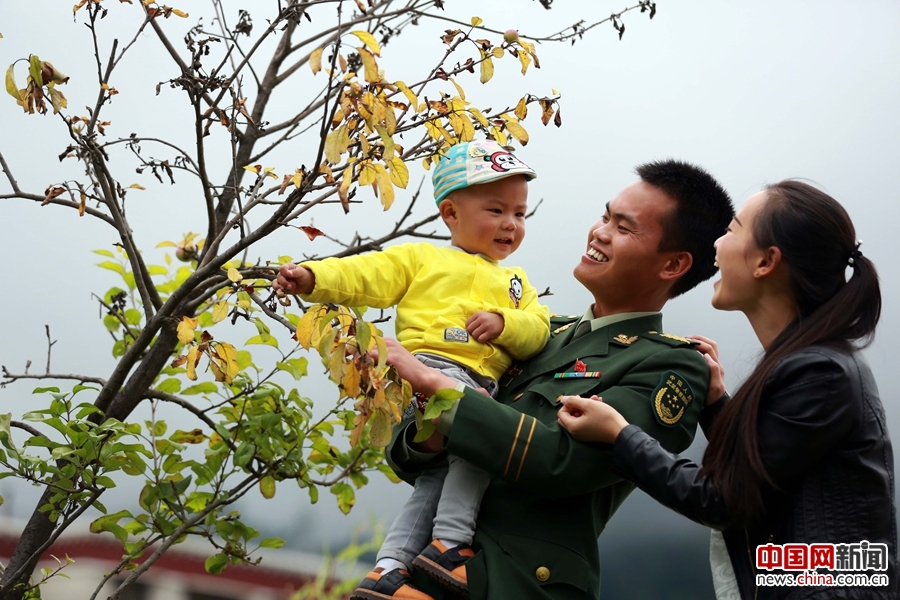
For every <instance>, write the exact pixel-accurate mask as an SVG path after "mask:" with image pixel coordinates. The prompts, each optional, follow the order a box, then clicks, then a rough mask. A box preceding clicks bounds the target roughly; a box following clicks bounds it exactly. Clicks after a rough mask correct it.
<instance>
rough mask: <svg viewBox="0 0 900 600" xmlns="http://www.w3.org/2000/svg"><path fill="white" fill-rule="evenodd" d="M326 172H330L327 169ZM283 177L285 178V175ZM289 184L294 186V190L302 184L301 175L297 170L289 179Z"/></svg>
mask: <svg viewBox="0 0 900 600" xmlns="http://www.w3.org/2000/svg"><path fill="white" fill-rule="evenodd" d="M326 167H327V165H326ZM328 170H329V171H330V170H331V169H328ZM285 177H287V175H285ZM291 183H293V184H294V187H295V188H299V187H300V184H301V183H303V173H301V172H300V170H299V169H298V170H297V172H296V173H294V176H293V177H291Z"/></svg>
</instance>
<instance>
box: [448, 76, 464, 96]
mask: <svg viewBox="0 0 900 600" xmlns="http://www.w3.org/2000/svg"><path fill="white" fill-rule="evenodd" d="M450 83H452V84H453V86H454V87H455V88H456V93H457V94H459V97H460V99H461V100H462V101H463V102H465V101H466V92H465V91H464V90H463V89H462V86H461V85H459V84H458V83H456V80H455V79H454V78H452V77H451V78H450Z"/></svg>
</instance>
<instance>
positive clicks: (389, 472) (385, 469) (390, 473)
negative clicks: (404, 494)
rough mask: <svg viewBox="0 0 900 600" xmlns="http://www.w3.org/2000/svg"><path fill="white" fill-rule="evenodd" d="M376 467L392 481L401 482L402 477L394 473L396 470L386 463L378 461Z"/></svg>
mask: <svg viewBox="0 0 900 600" xmlns="http://www.w3.org/2000/svg"><path fill="white" fill-rule="evenodd" d="M375 468H376V469H378V470H379V471H381V472H382V473H384V475H385V476H386V477H387V478H388V480H389V481H390V482H391V483H400V481H401V480H400V478H399V477H397V474H396V473H394V470H393V469H392V468H390V467H389V466H388V465H386V464H384V463H378V464H377V465H375Z"/></svg>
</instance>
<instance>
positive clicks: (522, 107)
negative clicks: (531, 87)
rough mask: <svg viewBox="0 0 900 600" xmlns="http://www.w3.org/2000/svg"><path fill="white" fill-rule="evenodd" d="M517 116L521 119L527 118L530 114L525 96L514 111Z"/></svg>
mask: <svg viewBox="0 0 900 600" xmlns="http://www.w3.org/2000/svg"><path fill="white" fill-rule="evenodd" d="M514 112H515V114H516V116H517V117H519V120H522V119H524V118H525V116H526V115H527V114H528V104H527V103H526V102H525V97H524V96H523V97H522V99H521V100H519V103H518V104H516V110H515V111H514Z"/></svg>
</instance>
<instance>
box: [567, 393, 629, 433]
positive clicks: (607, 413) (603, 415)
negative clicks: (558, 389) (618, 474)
mask: <svg viewBox="0 0 900 600" xmlns="http://www.w3.org/2000/svg"><path fill="white" fill-rule="evenodd" d="M559 402H560V404H562V408H560V409H559V413H558V414H557V417H556V420H557V421H558V422H559V424H560V425H561V426H562V427H564V428H565V429H566V430H568V432H569V433H571V434H572V437H573V438H575V439H576V440H578V441H580V442H603V443H604V444H612V443H614V442H615V441H616V438H617V437H618V436H619V433H620V432H621V431H622V430H623V429H625V427H626V426H627V425H628V421H626V420H625V417H623V416H622V415H621V414H619V411H617V410H616V409H614V408H613V407H612V406H610V405H609V404H604V403H603V399H602V398H598V397H597V396H591V397H590V398H582V397H580V396H562V397H561V398H560V399H559Z"/></svg>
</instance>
